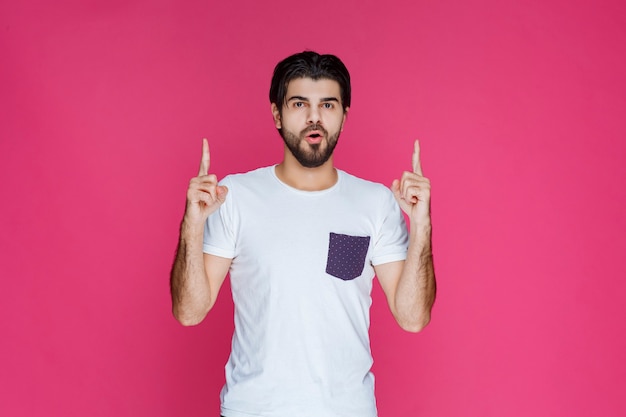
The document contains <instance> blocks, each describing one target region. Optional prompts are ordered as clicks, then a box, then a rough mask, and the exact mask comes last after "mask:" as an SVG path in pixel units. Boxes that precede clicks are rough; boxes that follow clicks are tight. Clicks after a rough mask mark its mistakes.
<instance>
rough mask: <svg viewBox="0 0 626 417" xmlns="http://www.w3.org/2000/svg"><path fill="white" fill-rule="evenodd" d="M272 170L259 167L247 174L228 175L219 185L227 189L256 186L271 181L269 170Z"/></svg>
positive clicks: (271, 167) (270, 167)
mask: <svg viewBox="0 0 626 417" xmlns="http://www.w3.org/2000/svg"><path fill="white" fill-rule="evenodd" d="M273 168H274V167H273V166H269V167H261V168H257V169H254V170H252V171H248V172H243V173H237V174H229V175H227V176H225V177H224V178H223V179H222V180H221V181H220V184H221V185H226V186H228V187H232V186H235V187H239V186H241V187H247V186H253V185H258V184H259V183H264V182H266V181H268V180H270V179H271V176H272V174H271V171H270V170H271V169H273Z"/></svg>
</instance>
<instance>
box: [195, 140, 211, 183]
mask: <svg viewBox="0 0 626 417" xmlns="http://www.w3.org/2000/svg"><path fill="white" fill-rule="evenodd" d="M210 165H211V153H210V152H209V141H208V140H206V138H204V139H202V159H201V160H200V171H199V172H198V176H199V177H200V176H203V175H207V174H208V173H209V167H210Z"/></svg>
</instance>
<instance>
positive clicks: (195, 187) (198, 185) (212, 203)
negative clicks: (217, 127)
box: [184, 139, 228, 224]
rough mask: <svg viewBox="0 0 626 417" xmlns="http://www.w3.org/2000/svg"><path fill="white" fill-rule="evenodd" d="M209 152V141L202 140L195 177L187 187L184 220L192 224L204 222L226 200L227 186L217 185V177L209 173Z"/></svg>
mask: <svg viewBox="0 0 626 417" xmlns="http://www.w3.org/2000/svg"><path fill="white" fill-rule="evenodd" d="M210 165H211V154H210V153H209V142H208V141H207V140H206V139H203V140H202V159H201V160H200V171H199V172H198V176H197V177H193V178H192V179H191V181H190V182H189V188H188V189H187V208H186V210H185V218H184V220H185V221H187V222H191V223H192V224H200V223H204V222H205V221H206V219H207V217H209V215H210V214H211V213H213V212H215V211H216V210H217V209H218V208H219V207H220V206H221V205H222V203H224V201H225V200H226V194H227V193H228V188H226V187H223V186H220V185H217V177H216V176H215V175H213V174H210V175H209V167H210Z"/></svg>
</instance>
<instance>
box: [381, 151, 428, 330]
mask: <svg viewBox="0 0 626 417" xmlns="http://www.w3.org/2000/svg"><path fill="white" fill-rule="evenodd" d="M412 165H413V172H404V173H403V175H402V179H401V180H395V181H394V182H393V184H392V186H391V191H392V192H393V194H394V197H395V198H396V201H397V202H398V204H399V205H400V207H401V208H402V211H404V212H405V213H406V214H407V216H408V218H409V248H408V252H407V257H406V260H405V261H398V262H389V263H385V264H381V265H377V266H375V267H374V269H375V271H376V275H377V276H378V280H379V282H380V284H381V287H382V289H383V291H384V293H385V296H386V297H387V302H388V303H389V308H390V309H391V312H392V313H393V315H394V317H395V319H396V321H397V322H398V324H399V325H400V327H402V328H403V329H404V330H407V331H410V332H419V331H420V330H422V329H423V328H424V327H426V325H427V324H428V323H429V322H430V313H431V310H432V307H433V304H434V302H435V294H436V292H437V284H436V281H435V270H434V266H433V254H432V239H431V236H432V226H431V220H430V181H429V180H428V179H427V178H425V177H424V175H423V173H422V168H421V164H420V148H419V142H418V141H415V149H414V151H413V164H412Z"/></svg>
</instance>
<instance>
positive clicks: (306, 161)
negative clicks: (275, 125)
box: [278, 124, 341, 168]
mask: <svg viewBox="0 0 626 417" xmlns="http://www.w3.org/2000/svg"><path fill="white" fill-rule="evenodd" d="M314 130H317V131H319V132H321V134H322V136H323V137H324V139H322V141H321V142H320V143H314V144H309V143H308V142H307V141H306V140H305V139H304V138H306V137H307V135H308V134H309V133H310V132H312V131H314ZM278 132H279V133H280V136H281V137H282V138H283V141H284V142H285V145H287V148H289V151H290V152H291V154H292V155H293V156H294V157H295V158H296V160H297V161H298V162H299V163H300V165H302V166H303V167H305V168H317V167H319V166H321V165H323V164H324V163H325V162H326V161H328V159H329V158H330V157H331V155H332V154H333V151H334V150H335V146H337V142H338V141H339V134H340V133H341V131H339V132H337V133H336V134H334V135H332V136H329V134H328V131H326V129H324V128H323V127H322V126H320V125H318V124H315V125H312V126H309V127H307V128H306V129H304V130H303V131H302V132H300V134H299V135H297V134H295V133H293V132H291V131H289V130H287V129H285V128H284V127H283V128H282V129H279V130H278ZM324 145H326V146H324Z"/></svg>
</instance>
